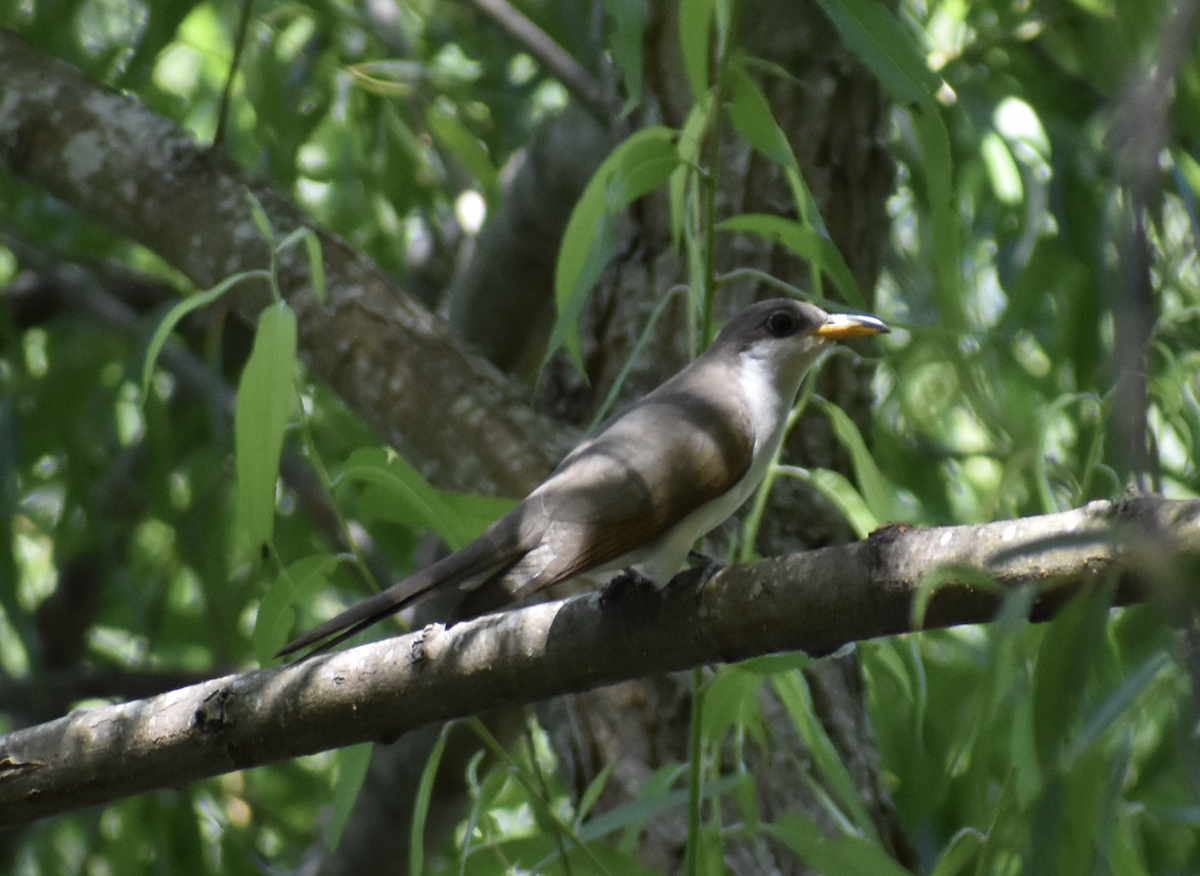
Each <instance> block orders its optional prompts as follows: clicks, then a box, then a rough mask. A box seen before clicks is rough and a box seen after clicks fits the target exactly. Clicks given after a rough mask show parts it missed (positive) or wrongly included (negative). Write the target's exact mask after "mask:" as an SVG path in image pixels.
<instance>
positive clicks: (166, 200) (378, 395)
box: [0, 28, 569, 497]
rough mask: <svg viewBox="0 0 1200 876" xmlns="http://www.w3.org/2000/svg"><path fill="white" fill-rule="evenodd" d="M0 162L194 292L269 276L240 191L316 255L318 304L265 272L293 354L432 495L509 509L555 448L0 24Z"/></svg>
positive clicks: (154, 123) (126, 106)
mask: <svg viewBox="0 0 1200 876" xmlns="http://www.w3.org/2000/svg"><path fill="white" fill-rule="evenodd" d="M0 164H2V165H3V166H4V167H5V168H7V169H8V171H9V172H11V173H12V174H14V175H15V176H18V177H20V178H22V179H25V180H27V181H29V182H32V183H34V184H35V185H38V186H41V187H42V188H44V189H45V190H46V191H48V192H50V193H51V194H53V195H54V196H55V197H56V198H59V199H60V200H62V201H63V202H65V203H67V204H69V205H71V206H72V207H74V208H75V209H77V210H79V211H80V212H81V213H85V214H87V215H90V216H93V217H96V218H98V219H100V220H101V221H103V222H104V223H105V224H106V225H107V226H109V227H110V228H113V229H115V230H117V231H119V232H121V233H122V234H125V235H126V236H128V237H129V238H130V239H131V240H135V241H137V242H138V243H141V244H142V245H144V246H146V247H148V248H149V249H151V250H153V251H154V252H156V253H157V254H158V255H160V256H161V257H162V258H163V259H165V260H166V261H167V262H168V263H169V264H171V265H172V266H174V267H175V268H177V269H178V270H180V271H181V272H182V273H183V274H185V275H186V276H187V277H189V278H190V279H191V280H192V282H194V283H195V284H196V285H197V286H198V287H200V288H207V287H209V286H212V285H214V284H215V283H217V282H218V281H220V280H222V279H223V278H225V277H227V276H230V275H231V274H234V273H236V272H239V271H246V270H253V269H261V268H266V267H267V266H268V264H269V259H268V252H267V247H266V243H265V241H263V239H262V235H261V234H260V233H259V231H258V230H257V228H256V227H255V225H254V222H253V219H252V218H251V214H250V209H249V207H248V204H247V200H246V194H245V193H246V190H247V189H249V190H251V191H253V192H254V194H255V195H256V196H257V197H258V199H259V200H260V201H261V202H262V204H263V206H264V208H265V209H266V211H267V214H268V216H269V217H270V219H271V223H272V225H273V227H274V229H275V233H276V235H277V237H278V238H280V239H282V238H283V237H284V236H285V235H286V234H288V233H289V232H291V231H292V230H294V229H296V228H299V227H309V228H312V229H313V231H314V232H316V233H317V234H318V236H319V237H320V240H321V244H322V249H323V252H324V258H325V282H326V286H327V296H328V297H327V300H326V303H325V304H324V305H321V304H319V303H318V302H317V301H316V299H315V297H314V296H313V293H312V289H311V285H310V278H309V271H308V266H307V260H306V258H305V256H304V254H303V248H302V247H293V248H291V249H289V250H288V251H286V252H285V253H284V254H283V256H282V258H281V263H280V285H281V288H282V292H283V295H284V297H285V298H286V299H287V301H288V303H289V304H291V306H292V307H293V308H294V309H295V310H296V312H297V316H298V318H299V330H300V344H301V350H302V352H303V355H304V357H305V359H306V360H307V362H308V363H309V364H310V366H311V367H312V369H313V371H314V372H315V373H316V375H317V376H319V377H320V378H321V379H323V380H325V381H326V382H327V383H329V384H330V385H331V386H332V387H333V388H334V390H335V391H336V392H337V393H338V395H339V396H341V398H342V399H343V400H344V401H345V402H346V403H347V404H348V405H349V406H350V407H351V408H353V409H354V410H355V411H356V412H357V413H358V414H359V415H360V416H361V417H362V418H363V419H364V420H365V421H366V422H367V423H368V424H369V425H370V426H371V428H373V429H374V430H375V432H376V434H378V435H379V436H381V437H382V438H383V439H384V440H385V441H387V442H388V443H390V444H391V445H393V446H394V447H396V448H397V449H398V450H400V451H401V452H402V453H404V454H405V456H406V457H407V458H409V459H410V460H411V461H412V462H413V463H414V464H416V465H417V466H418V467H420V468H421V469H422V471H423V472H424V473H425V474H426V476H428V477H430V478H431V479H433V480H434V481H435V482H436V483H437V484H438V485H440V486H443V487H448V488H458V489H472V490H481V489H491V490H493V491H495V492H499V493H502V494H505V495H510V496H515V497H520V496H523V495H525V493H527V492H528V491H529V490H530V489H532V488H533V487H534V486H536V485H537V484H538V483H539V482H540V481H541V480H542V479H543V478H544V477H545V475H546V474H547V473H548V472H549V470H550V468H551V467H552V465H553V462H554V461H556V460H557V458H558V457H559V456H561V455H562V453H563V452H564V451H565V449H567V447H566V443H569V442H563V441H562V439H563V436H564V432H563V430H562V428H561V427H558V426H555V425H553V424H551V423H550V422H549V421H548V420H545V419H543V418H541V417H539V416H538V415H537V414H535V413H534V412H533V411H532V410H531V409H530V408H529V407H528V404H527V401H528V399H527V397H526V396H525V394H524V393H523V392H522V391H520V390H519V389H518V388H516V387H515V385H513V384H512V383H510V382H509V381H507V380H505V379H504V378H503V377H502V376H501V375H500V374H499V372H498V371H496V370H495V369H494V368H492V367H491V366H490V365H488V364H487V363H485V362H483V361H482V360H481V359H479V358H477V357H473V356H470V355H468V354H466V353H464V352H463V351H462V350H461V349H460V348H459V347H458V346H456V345H455V344H454V343H453V342H452V341H451V340H450V338H449V337H448V335H447V334H446V333H445V331H444V330H443V329H442V327H441V325H440V324H439V323H438V322H437V321H436V320H435V319H434V318H433V317H432V316H430V315H429V313H428V312H427V311H425V310H424V309H423V308H421V307H420V305H418V304H416V303H414V302H413V301H412V300H411V299H410V298H409V297H408V296H407V295H406V294H405V293H404V291H403V290H402V289H400V288H399V286H398V285H397V284H396V283H395V282H394V281H393V280H392V279H391V278H390V277H388V276H387V275H386V274H384V273H383V272H382V271H381V270H380V269H379V268H378V267H377V266H376V265H375V264H374V263H372V262H371V261H370V260H369V259H366V258H364V257H363V256H361V255H359V254H357V253H355V252H354V251H353V250H352V249H350V247H348V246H347V245H346V244H345V243H344V242H342V241H341V240H339V239H338V238H337V237H336V236H335V235H333V234H332V233H330V232H328V231H326V230H324V229H321V228H319V227H317V226H315V225H314V224H313V223H312V221H311V220H310V219H308V218H307V217H306V216H305V215H304V214H303V213H302V212H301V210H300V209H299V208H298V207H297V206H296V205H295V204H293V203H291V202H290V201H288V200H286V199H285V198H282V197H280V196H279V195H278V194H276V193H274V192H272V191H271V190H270V189H268V188H267V187H265V186H263V185H261V184H258V183H254V182H252V181H251V180H249V179H247V178H246V176H245V175H244V174H243V172H242V171H241V170H239V169H238V168H237V167H236V166H235V165H234V164H233V163H232V162H231V161H229V160H228V159H227V158H226V157H224V156H223V155H222V154H220V153H219V152H214V151H210V150H207V149H205V148H202V147H201V146H200V145H198V144H197V143H196V142H195V141H194V140H192V138H191V137H190V135H188V133H187V132H186V131H184V130H182V129H181V128H179V127H178V126H176V125H174V124H173V123H171V122H170V121H168V120H167V119H164V118H163V117H162V116H159V115H157V114H155V113H153V112H151V111H150V110H149V109H147V108H146V107H145V106H143V105H142V104H140V103H138V102H137V101H134V100H132V99H131V98H129V97H126V96H124V95H121V94H117V93H116V92H113V91H111V90H109V89H107V88H105V87H103V86H100V85H97V84H95V83H93V82H91V81H89V80H88V79H86V78H85V77H84V76H83V75H82V74H81V73H80V72H79V71H78V70H76V69H74V68H73V67H70V66H69V65H67V64H64V63H63V62H61V61H58V60H56V59H54V58H51V57H49V56H47V55H44V54H42V53H40V52H38V51H36V50H35V49H33V48H31V47H30V46H29V45H28V44H26V43H25V42H24V41H23V40H21V39H20V37H18V36H16V35H15V34H13V33H12V32H11V31H8V30H5V29H3V28H0ZM232 301H233V303H234V305H235V307H236V308H237V310H238V312H239V313H240V314H241V315H242V316H243V317H245V318H246V319H247V320H249V321H251V322H253V321H254V320H255V319H256V318H257V315H258V313H259V311H260V310H261V309H262V308H263V306H265V304H266V302H267V301H268V297H267V290H266V287H265V285H263V284H261V283H260V284H257V285H255V286H251V285H243V286H241V287H239V288H238V290H237V291H236V292H234V293H233V298H232ZM430 411H436V412H437V415H436V416H430V415H429V412H430Z"/></svg>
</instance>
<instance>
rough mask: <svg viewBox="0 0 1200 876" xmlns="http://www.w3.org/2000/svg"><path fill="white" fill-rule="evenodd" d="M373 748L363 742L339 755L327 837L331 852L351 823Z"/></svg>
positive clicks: (344, 749) (340, 752)
mask: <svg viewBox="0 0 1200 876" xmlns="http://www.w3.org/2000/svg"><path fill="white" fill-rule="evenodd" d="M372 748H373V746H372V745H371V743H369V742H363V743H361V744H359V745H351V746H350V747H349V748H343V749H341V750H339V751H338V753H337V766H338V770H337V782H336V783H335V784H334V786H333V815H332V817H331V818H330V819H329V834H328V837H327V841H328V847H329V849H330V851H332V850H333V849H336V848H337V847H338V843H339V842H341V841H342V831H344V830H345V829H346V824H347V822H349V821H350V811H351V810H352V809H353V808H354V801H355V800H357V799H358V792H359V789H360V788H362V785H363V782H364V781H365V780H366V778H367V767H368V766H370V763H371V749H372Z"/></svg>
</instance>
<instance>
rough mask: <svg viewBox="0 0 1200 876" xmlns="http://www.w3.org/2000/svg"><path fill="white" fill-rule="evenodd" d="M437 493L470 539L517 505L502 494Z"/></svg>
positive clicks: (476, 536) (445, 491)
mask: <svg viewBox="0 0 1200 876" xmlns="http://www.w3.org/2000/svg"><path fill="white" fill-rule="evenodd" d="M438 495H440V496H441V497H442V501H443V502H444V503H445V504H446V507H447V508H449V509H450V513H452V514H453V515H454V516H455V517H456V518H458V523H459V525H460V526H461V527H462V529H463V530H464V531H465V532H466V534H467V535H468V536H470V538H471V540H472V541H473V540H474V539H476V538H478V537H479V536H480V534H482V532H483V531H484V530H485V529H487V528H488V527H489V526H491V525H492V524H493V523H495V522H496V521H497V520H499V519H500V518H501V517H503V516H504V515H505V514H507V513H508V512H509V511H511V510H512V509H513V508H515V507H516V505H517V500H516V499H509V498H506V497H504V496H481V495H478V494H476V493H456V492H453V491H450V490H439V491H438Z"/></svg>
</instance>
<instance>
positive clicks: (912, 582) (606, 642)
mask: <svg viewBox="0 0 1200 876" xmlns="http://www.w3.org/2000/svg"><path fill="white" fill-rule="evenodd" d="M1183 551H1193V552H1194V551H1200V502H1171V501H1166V500H1162V499H1158V498H1155V497H1146V498H1139V499H1134V500H1130V501H1127V502H1122V503H1118V504H1114V503H1109V502H1093V503H1091V504H1089V505H1087V506H1086V507H1084V508H1080V509H1078V510H1075V511H1067V512H1063V513H1061V514H1051V515H1046V516H1043V517H1029V518H1022V519H1019V520H1006V521H1001V522H999V523H990V524H983V525H979V526H952V527H941V528H937V529H913V528H910V527H904V526H889V527H884V528H882V529H880V530H878V531H876V532H875V533H873V534H872V535H871V537H870V538H868V539H866V540H865V541H861V542H858V543H856V544H851V545H843V546H839V547H832V548H824V549H822V550H817V551H810V552H807V553H803V554H795V555H793V556H790V557H780V558H778V559H772V560H764V561H762V562H759V563H755V564H751V565H739V566H733V567H731V568H729V569H726V570H725V571H723V572H722V573H720V574H719V575H717V576H716V577H714V578H713V579H712V580H711V581H709V582H708V583H707V584H706V585H705V586H704V587H703V588H702V589H700V590H697V589H696V587H695V585H694V579H692V578H690V576H685V575H681V576H679V578H678V579H676V581H675V582H673V584H672V586H669V587H666V588H664V589H663V590H662V591H654V590H646V591H634V592H632V593H627V594H622V595H619V596H614V597H612V598H611V599H609V600H602V599H601V598H600V594H598V593H590V594H586V595H584V596H580V597H576V598H573V599H568V600H565V601H562V602H554V603H543V604H540V605H533V606H529V607H527V608H523V609H519V610H516V611H510V612H505V613H503V614H494V615H488V616H486V617H481V618H477V619H475V620H471V621H465V622H463V623H459V624H456V625H455V626H452V627H445V626H442V625H440V624H431V625H430V626H428V627H426V628H425V629H423V630H420V631H418V632H415V633H410V634H408V635H404V636H397V637H395V638H391V639H385V640H383V641H380V642H375V643H373V644H370V645H364V646H362V647H360V648H353V649H351V650H348V651H342V652H337V653H333V654H325V655H321V656H319V657H314V658H312V659H308V660H303V661H300V662H299V663H295V664H292V665H289V666H282V667H276V668H272V669H264V670H259V671H257V672H247V673H244V674H242V675H231V676H227V677H225V678H220V679H215V680H213V681H209V682H205V683H203V684H198V685H195V686H193V687H188V688H183V689H181V690H177V691H172V692H171V693H168V694H163V695H161V696H157V697H153V698H151V699H145V700H137V701H134V702H130V703H125V704H122V705H117V706H111V707H107V708H102V709H97V710H95V711H91V712H77V713H73V714H71V715H68V716H66V717H64V718H60V719H58V720H56V721H52V722H50V723H47V724H43V725H41V726H38V727H31V728H28V729H25V730H18V731H16V732H13V733H10V734H8V735H7V736H4V737H0V825H8V824H18V823H21V822H26V821H30V820H33V819H35V818H41V817H44V816H47V815H52V814H55V813H59V812H64V811H67V810H70V809H75V808H79V807H82V806H89V805H94V804H98V803H104V802H107V801H110V800H115V799H117V798H120V797H124V796H127V795H131V794H138V793H142V792H145V791H149V790H152V789H154V788H161V787H176V786H179V785H181V784H185V783H187V782H192V781H195V780H197V779H200V778H204V777H207V776H212V775H217V774H219V773H223V772H228V771H230V770H236V769H244V768H248V767H252V766H258V765H261V764H264V763H269V762H272V761H276V760H281V759H283V758H288V757H296V756H299V755H304V754H311V753H313V752H316V751H321V750H324V749H328V748H333V747H337V746H343V745H352V744H355V743H359V742H364V741H369V740H378V739H391V738H394V737H396V736H398V735H399V734H401V733H403V732H405V731H407V730H411V729H412V728H414V727H418V726H420V725H422V724H427V723H430V722H433V721H442V720H447V719H449V718H456V717H462V716H464V715H473V714H478V713H481V712H485V711H488V710H491V709H495V708H498V707H501V706H512V705H516V704H519V703H528V702H534V701H537V700H543V699H547V698H549V697H553V696H558V695H561V694H564V693H572V692H576V691H581V690H586V689H590V688H594V687H599V686H602V685H608V684H613V683H615V682H618V681H623V680H626V679H631V678H639V677H642V676H645V675H652V674H658V673H663V672H671V671H677V670H680V669H684V668H687V667H691V666H697V665H700V664H704V663H713V662H717V661H730V660H742V659H745V658H748V657H753V656H757V655H761V654H767V653H772V652H776V651H788V650H797V649H800V650H804V651H807V652H809V653H810V654H815V655H820V654H829V653H832V652H833V651H835V650H837V649H838V648H839V647H841V646H842V645H843V644H845V643H848V642H852V641H856V640H859V639H868V638H874V637H877V636H886V635H891V634H894V633H901V632H906V631H908V630H909V629H910V612H911V609H912V604H913V600H914V598H915V597H916V595H917V594H918V593H919V592H920V590H921V584H922V582H923V581H925V580H926V579H927V578H928V576H930V575H932V574H935V573H936V574H937V575H938V580H941V581H945V582H947V583H946V584H944V585H943V586H941V587H940V588H938V589H937V591H936V592H935V593H934V594H933V596H932V598H931V599H930V601H929V603H928V606H927V611H926V613H925V623H924V626H925V627H926V628H930V627H945V626H951V625H954V624H963V623H979V622H984V621H987V620H989V619H991V618H992V617H994V616H995V613H996V612H997V611H998V610H999V608H1000V606H1001V604H1002V602H1003V598H1004V594H1005V593H1007V592H1011V591H1012V590H1013V589H1015V588H1018V587H1023V586H1032V587H1035V588H1037V594H1038V595H1037V597H1036V599H1035V600H1034V603H1033V615H1034V617H1037V618H1042V617H1045V616H1048V615H1049V614H1051V613H1053V611H1054V610H1055V609H1056V608H1057V606H1058V605H1060V604H1061V603H1062V602H1063V600H1064V599H1065V598H1066V595H1068V594H1069V593H1070V592H1073V591H1074V590H1078V589H1080V588H1084V587H1089V586H1091V585H1094V584H1097V583H1103V582H1109V581H1112V580H1113V579H1114V578H1115V579H1116V581H1117V585H1118V586H1117V590H1116V593H1115V601H1116V602H1118V603H1125V602H1130V601H1134V600H1137V599H1140V598H1142V597H1143V594H1144V593H1145V592H1147V591H1148V590H1149V589H1150V588H1154V589H1155V591H1156V592H1161V593H1163V594H1164V595H1165V596H1167V597H1168V599H1169V598H1170V596H1171V595H1172V589H1173V588H1174V589H1175V590H1176V591H1177V590H1178V588H1179V587H1180V586H1181V582H1183V581H1185V580H1186V577H1185V576H1184V575H1183V574H1182V573H1181V572H1180V571H1179V570H1178V569H1177V568H1176V565H1177V564H1176V558H1177V556H1178V554H1179V553H1180V552H1183ZM983 577H987V578H990V579H991V580H992V581H994V582H995V585H996V586H995V587H994V588H993V587H987V588H983V587H979V586H972V583H970V582H976V583H977V582H978V581H979V580H980V579H981V578H983ZM1175 595H1176V596H1178V593H1177V592H1176V593H1175Z"/></svg>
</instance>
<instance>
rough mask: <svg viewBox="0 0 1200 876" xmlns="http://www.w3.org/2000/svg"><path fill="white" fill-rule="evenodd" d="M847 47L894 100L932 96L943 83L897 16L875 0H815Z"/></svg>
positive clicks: (911, 101)
mask: <svg viewBox="0 0 1200 876" xmlns="http://www.w3.org/2000/svg"><path fill="white" fill-rule="evenodd" d="M817 4H818V5H819V6H820V7H821V9H822V11H824V13H825V14H826V15H827V16H828V17H829V20H830V21H832V22H833V25H834V27H836V28H837V29H838V32H839V33H841V35H842V39H844V40H845V41H846V45H848V46H849V47H850V51H852V52H854V54H855V55H857V56H858V59H859V60H860V61H862V62H863V64H865V65H866V66H867V69H869V70H870V71H871V72H872V73H873V74H875V78H876V79H878V80H879V82H880V84H882V85H883V86H884V87H885V88H886V89H887V90H888V91H890V92H891V93H892V97H893V98H894V99H895V100H896V102H897V103H899V104H903V105H904V106H907V107H912V106H913V105H915V104H920V103H923V102H926V101H928V100H931V99H932V97H933V95H934V94H936V93H937V92H938V89H940V88H941V86H942V80H941V77H939V76H938V75H937V74H936V73H934V72H933V71H932V70H931V69H929V63H928V62H927V61H926V60H925V56H924V55H923V54H922V53H921V51H920V50H919V49H918V48H917V44H916V41H915V40H914V39H913V36H912V35H911V34H910V33H909V32H908V31H907V30H906V29H905V27H904V25H903V24H902V23H901V22H900V19H899V18H897V17H896V16H895V14H894V13H893V12H891V10H889V9H888V8H887V6H885V5H884V4H882V3H879V2H877V0H817Z"/></svg>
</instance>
